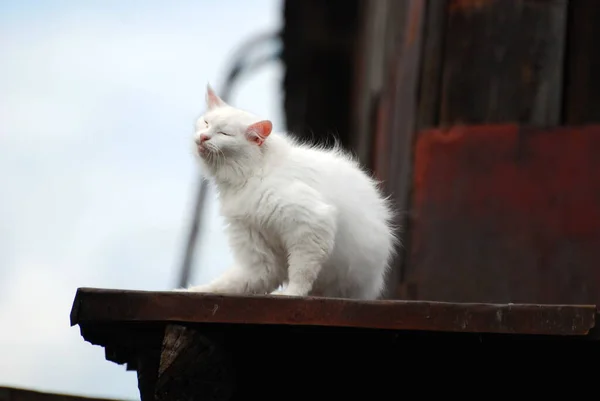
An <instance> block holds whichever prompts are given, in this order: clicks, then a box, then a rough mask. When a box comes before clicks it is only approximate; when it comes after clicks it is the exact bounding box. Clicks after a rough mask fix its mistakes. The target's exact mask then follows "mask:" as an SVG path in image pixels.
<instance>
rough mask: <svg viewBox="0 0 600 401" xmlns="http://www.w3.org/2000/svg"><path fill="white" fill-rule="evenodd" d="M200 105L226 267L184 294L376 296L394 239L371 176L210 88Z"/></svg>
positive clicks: (199, 132) (200, 137) (337, 152)
mask: <svg viewBox="0 0 600 401" xmlns="http://www.w3.org/2000/svg"><path fill="white" fill-rule="evenodd" d="M206 102H207V112H206V113H205V115H204V116H202V117H200V118H199V119H198V121H197V123H196V135H195V143H196V145H197V148H198V149H197V150H198V155H199V156H200V160H201V162H202V164H203V167H204V169H203V170H204V172H205V175H206V176H207V178H210V179H211V181H213V183H214V184H215V186H216V189H217V192H218V197H219V204H220V211H221V213H222V215H223V217H224V219H225V221H226V222H227V223H228V224H227V227H226V233H227V235H228V238H229V243H230V247H231V250H232V252H233V255H234V260H235V263H234V266H233V267H231V268H230V269H229V270H227V271H226V272H225V273H224V274H222V275H221V276H220V277H218V278H217V279H216V280H214V281H212V282H210V283H209V284H206V285H200V286H196V287H191V288H189V289H188V290H189V291H199V292H212V293H226V294H267V293H276V294H281V295H290V296H324V297H338V298H354V299H377V298H379V297H380V295H381V293H382V290H383V288H384V281H385V277H386V273H387V270H388V266H389V263H390V261H391V259H392V257H393V255H394V254H395V246H396V244H397V239H396V236H395V235H394V230H393V227H392V221H393V212H392V208H391V207H390V204H389V203H388V199H387V198H385V197H383V196H382V194H381V193H380V190H379V188H378V184H377V182H375V181H374V180H373V179H371V178H370V177H369V176H368V175H367V174H365V173H364V172H363V171H362V170H361V169H360V167H359V165H358V163H357V162H356V161H355V160H353V158H352V157H350V156H349V155H347V154H346V153H344V152H343V151H342V150H341V149H340V148H339V147H337V146H335V147H333V148H331V149H327V148H325V147H322V146H316V145H307V144H301V143H299V142H297V141H295V140H293V139H292V138H290V137H288V136H286V135H284V134H276V133H271V129H272V125H271V122H270V121H268V120H261V119H260V118H258V117H256V116H254V115H252V114H250V113H248V112H246V111H243V110H240V109H237V108H234V107H232V106H230V105H228V104H226V103H225V102H224V101H223V100H222V99H220V98H219V97H218V96H217V95H216V94H215V92H214V91H213V90H212V89H211V88H210V86H207V92H206ZM280 285H283V286H285V288H284V289H283V290H282V291H275V290H277V289H278V288H279V287H280Z"/></svg>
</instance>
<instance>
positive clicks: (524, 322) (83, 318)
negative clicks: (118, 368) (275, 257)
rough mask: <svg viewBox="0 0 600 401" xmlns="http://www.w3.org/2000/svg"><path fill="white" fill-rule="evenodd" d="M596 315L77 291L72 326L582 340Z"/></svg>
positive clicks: (562, 309) (539, 308)
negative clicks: (208, 326) (211, 326)
mask: <svg viewBox="0 0 600 401" xmlns="http://www.w3.org/2000/svg"><path fill="white" fill-rule="evenodd" d="M444 266H445V265H444ZM483 268H484V267H483ZM595 313H596V310H595V307H594V306H583V305H582V306H579V305H501V304H452V303H443V302H411V301H371V302H364V301H357V300H345V299H327V298H296V297H278V296H230V295H215V294H198V293H185V292H145V291H122V290H101V289H90V288H82V289H79V290H78V291H77V295H76V297H75V301H74V306H73V310H72V313H71V324H72V325H75V324H79V325H80V326H86V325H89V324H98V323H103V324H106V323H150V322H162V323H163V324H167V323H228V324H257V325H292V326H319V327H348V328H367V329H388V330H422V331H444V332H471V333H479V332H485V333H523V334H547V335H550V334H554V335H585V334H587V333H588V331H589V330H590V329H591V328H592V327H593V326H594V324H595Z"/></svg>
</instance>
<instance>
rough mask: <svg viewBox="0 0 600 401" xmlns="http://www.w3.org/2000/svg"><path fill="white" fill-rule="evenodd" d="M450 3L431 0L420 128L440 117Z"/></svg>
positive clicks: (423, 54) (422, 81) (427, 22)
mask: <svg viewBox="0 0 600 401" xmlns="http://www.w3.org/2000/svg"><path fill="white" fill-rule="evenodd" d="M447 5H448V3H447V0H427V9H426V17H425V26H424V30H423V50H422V56H421V59H422V60H421V77H420V84H419V107H418V110H417V129H419V130H422V129H424V128H432V127H436V126H437V125H438V121H439V117H440V116H439V113H440V93H441V87H440V86H441V79H442V67H443V60H444V36H445V33H446V20H447V18H446V17H447V14H446V11H447Z"/></svg>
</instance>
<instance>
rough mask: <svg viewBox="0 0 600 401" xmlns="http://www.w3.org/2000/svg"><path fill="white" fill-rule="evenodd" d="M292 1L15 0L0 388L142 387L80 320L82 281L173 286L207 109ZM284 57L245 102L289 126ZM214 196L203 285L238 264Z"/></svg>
mask: <svg viewBox="0 0 600 401" xmlns="http://www.w3.org/2000/svg"><path fill="white" fill-rule="evenodd" d="M280 24H281V1H280V0H253V1H251V2H250V1H242V0H237V1H236V0H219V1H208V0H195V1H192V0H189V1H187V0H185V1H184V0H178V1H176V2H166V1H158V0H143V1H142V0H135V1H126V2H125V1H108V0H103V1H100V0H86V1H85V2H81V1H75V0H63V1H61V0H45V1H32V0H27V1H23V0H19V1H6V0H0V59H1V60H2V61H1V62H0V183H1V185H2V189H1V190H0V191H1V192H0V322H2V324H1V325H2V328H3V330H0V355H2V357H1V358H0V385H9V386H19V387H27V388H33V389H38V390H43V391H58V392H66V393H73V394H82V395H89V396H104V397H113V398H128V399H138V398H139V397H138V391H137V382H136V377H135V373H133V372H126V371H125V368H124V367H123V366H119V365H116V364H113V363H111V362H107V361H105V360H104V351H103V349H102V348H100V347H97V346H92V345H90V344H89V343H86V342H84V341H83V339H82V338H81V337H80V335H79V330H78V328H77V327H74V328H71V327H69V312H70V308H71V303H72V301H73V297H74V295H75V291H76V288H77V287H82V286H91V287H107V288H129V289H146V290H164V289H170V288H171V287H172V286H173V285H174V283H175V281H176V276H177V268H178V267H179V263H180V259H181V255H182V250H183V246H184V237H185V235H186V233H187V227H188V218H189V215H190V213H191V210H192V204H191V202H192V201H193V195H194V193H195V185H196V178H197V174H196V173H197V169H198V166H197V164H196V163H195V160H194V157H193V155H192V146H191V139H192V134H193V132H192V126H193V122H194V118H195V117H196V116H198V115H199V114H200V113H201V112H202V111H203V107H204V88H205V85H206V83H207V81H210V82H211V83H212V84H213V85H214V86H215V88H216V89H217V90H218V89H219V86H220V85H221V83H222V79H223V74H224V72H225V70H224V68H225V67H226V66H227V65H228V62H229V61H230V58H229V56H230V54H231V52H232V51H233V50H234V49H236V46H238V45H240V44H242V43H243V42H244V41H245V40H246V39H248V38H249V37H250V36H252V35H255V34H260V33H262V32H264V31H268V30H274V29H277V28H279V26H280ZM281 77H282V69H281V66H280V65H278V64H275V65H272V66H269V67H265V68H264V69H262V70H261V71H260V72H258V73H257V74H255V75H253V76H251V77H248V79H243V80H242V81H241V82H240V84H239V86H238V87H237V89H236V91H235V92H234V93H233V97H232V99H231V102H232V103H233V104H235V105H236V106H239V107H242V108H247V109H249V110H251V111H253V112H255V113H257V114H260V115H263V116H266V117H268V118H271V119H272V120H273V122H274V125H275V129H276V130H283V129H285V127H284V126H283V121H284V120H283V117H282V113H281V100H280V99H281V93H280V92H281V91H280V80H281ZM214 206H215V205H214V203H213V202H211V203H210V204H209V208H208V210H207V214H208V217H207V219H206V222H207V226H206V227H205V230H204V232H203V243H202V244H201V248H200V250H202V251H203V253H202V254H201V255H199V259H198V260H197V263H196V268H195V271H194V277H193V282H194V283H201V282H204V281H206V280H208V279H210V278H212V277H214V276H215V275H217V274H218V273H219V272H220V271H222V270H223V269H224V268H225V267H226V266H227V265H228V264H229V262H230V260H231V259H230V256H229V254H228V250H227V246H226V244H225V243H224V238H223V233H222V227H221V220H220V218H219V217H218V215H217V211H216V209H215V207H214Z"/></svg>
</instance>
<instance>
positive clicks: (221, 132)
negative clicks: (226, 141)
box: [217, 131, 231, 136]
mask: <svg viewBox="0 0 600 401" xmlns="http://www.w3.org/2000/svg"><path fill="white" fill-rule="evenodd" d="M217 134H221V135H225V136H231V134H227V133H225V132H223V131H219V132H217Z"/></svg>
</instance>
